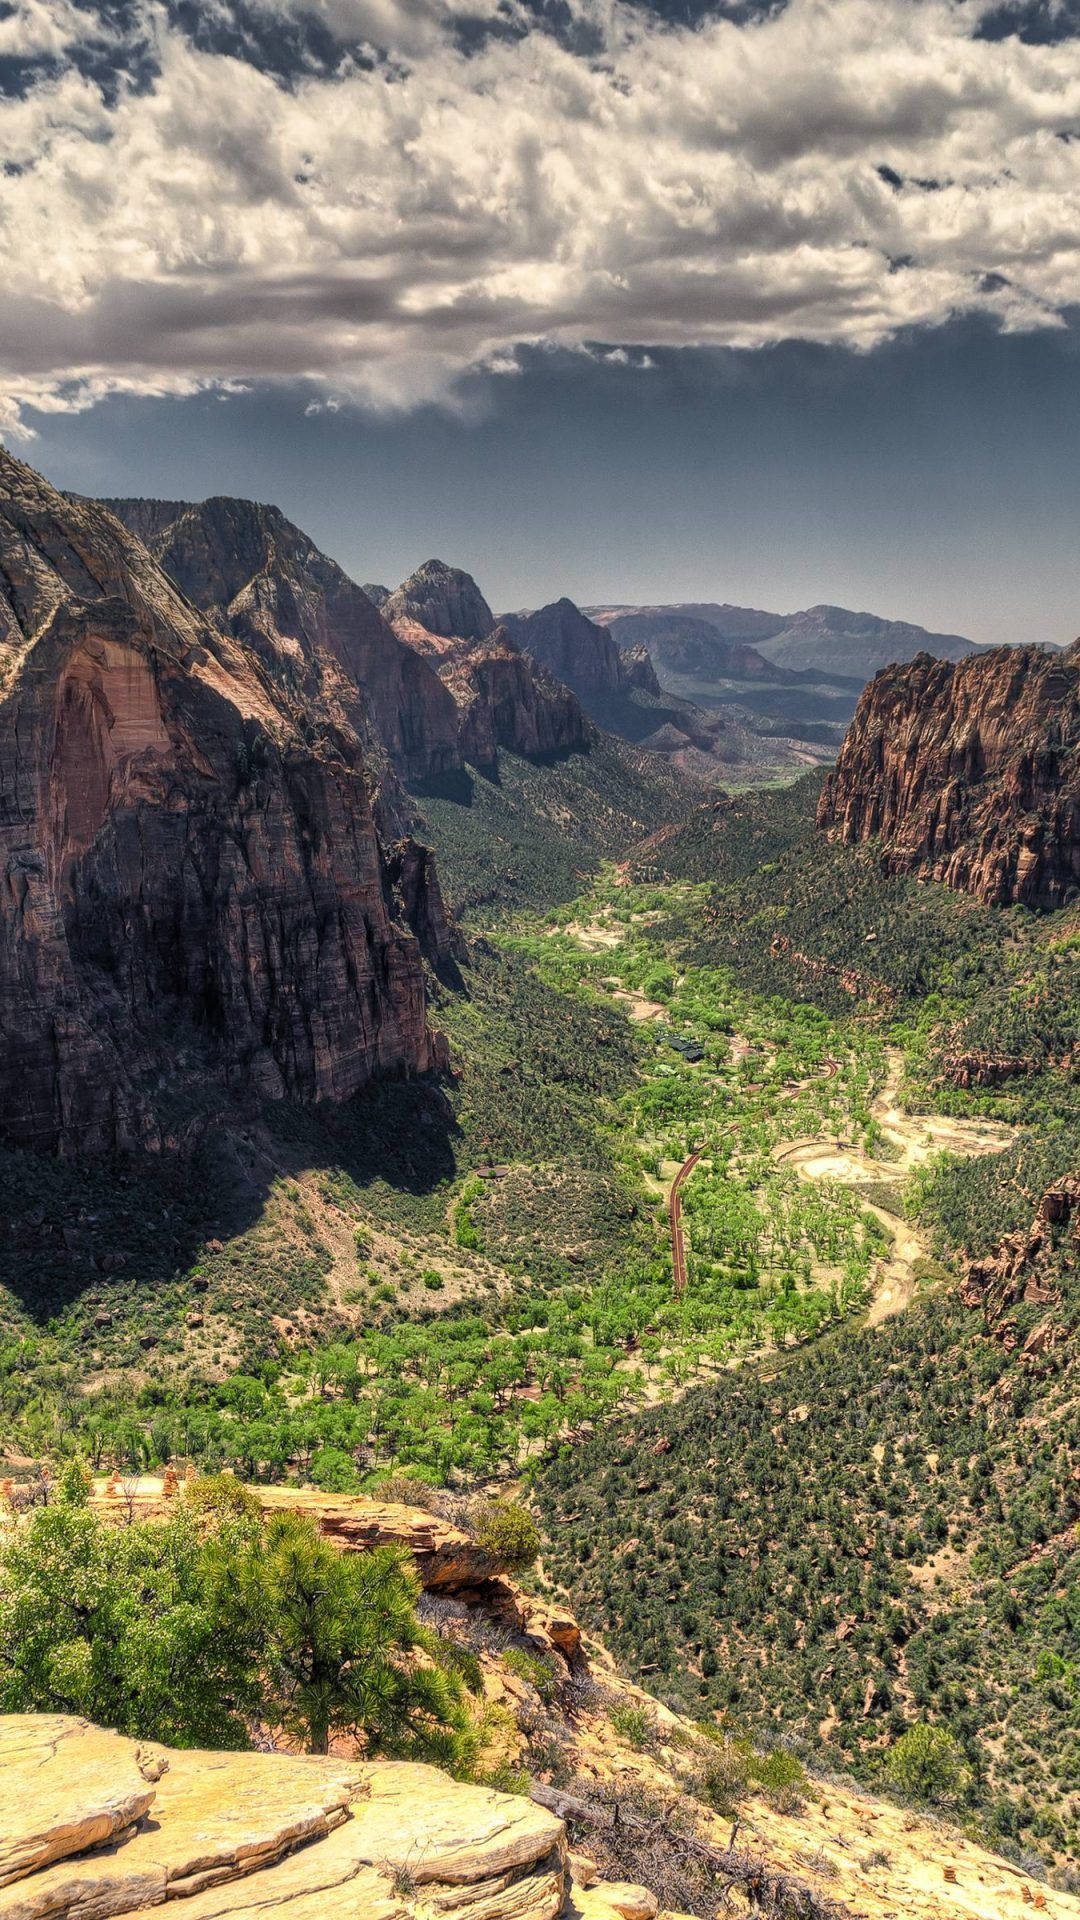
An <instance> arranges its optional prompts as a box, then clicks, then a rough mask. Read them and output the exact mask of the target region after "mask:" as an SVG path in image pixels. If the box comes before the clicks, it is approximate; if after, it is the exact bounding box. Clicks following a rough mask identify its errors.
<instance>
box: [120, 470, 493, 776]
mask: <svg viewBox="0 0 1080 1920" xmlns="http://www.w3.org/2000/svg"><path fill="white" fill-rule="evenodd" d="M104 504H105V505H106V506H108V507H110V508H111V510H112V511H113V512H114V513H116V514H118V516H119V517H120V518H121V519H122V520H123V521H124V522H125V524H126V525H127V526H129V527H131V529H132V530H133V531H134V532H135V533H137V534H138V535H139V537H140V539H143V540H145V541H146V543H147V544H148V545H149V547H150V549H151V552H152V553H153V554H154V557H155V559H157V560H158V561H159V563H160V565H161V566H162V567H163V568H164V570H165V572H166V573H167V574H168V575H169V577H170V578H171V579H172V580H175V582H176V583H177V585H178V586H179V587H180V589H181V591H182V592H183V593H185V594H186V595H187V597H188V599H189V600H191V601H192V602H193V603H194V605H195V606H197V607H198V608H200V609H201V611H203V612H204V613H206V614H208V615H209V616H210V617H211V618H213V619H214V620H215V622H216V624H218V625H220V626H221V627H222V628H223V630H225V631H227V632H229V633H231V634H233V635H235V637H236V638H238V639H239V640H241V641H242V642H243V643H244V644H245V645H246V646H248V647H250V648H251V650H252V652H253V653H254V654H255V655H256V657H257V658H258V659H259V660H260V661H261V662H262V664H263V665H264V667H265V668H266V671H267V672H268V673H269V674H270V675H271V676H272V678H273V682H274V685H275V688H276V690H277V691H278V692H279V693H283V694H285V695H286V696H287V697H289V698H290V699H291V700H293V701H296V702H302V703H303V704H304V705H305V706H307V707H309V708H310V707H311V706H312V704H313V703H315V704H318V705H319V706H320V707H321V708H322V709H323V710H324V712H325V713H326V714H327V717H330V718H333V719H336V720H340V719H342V718H344V719H345V720H346V721H347V722H348V724H350V725H351V726H352V727H353V728H355V730H356V731H357V732H358V733H359V734H360V736H361V738H364V737H365V735H366V734H369V733H370V734H372V735H373V737H374V738H375V739H376V740H378V741H380V742H381V743H382V745H383V746H384V747H385V748H386V750H387V752H388V753H389V755H390V758H391V761H392V763H393V765H394V767H395V769H396V770H397V772H398V773H399V774H400V775H401V776H402V778H403V779H406V780H425V779H430V778H433V777H434V778H437V777H438V776H439V775H441V774H444V773H446V772H448V771H450V770H451V769H454V768H456V767H458V766H460V764H461V759H460V753H459V749H458V741H457V716H456V713H455V710H454V703H453V701H452V699H451V698H450V696H449V695H448V693H447V690H446V688H445V687H444V686H443V684H442V682H441V681H440V679H439V677H438V674H437V673H436V672H434V670H433V668H432V667H431V666H430V665H429V663H428V662H427V661H426V660H425V659H423V658H422V657H421V656H420V655H419V654H418V653H417V652H416V651H415V650H414V649H413V648H411V647H408V646H404V645H403V644H402V643H401V641H400V640H398V639H397V637H396V636H395V634H394V633H393V632H392V631H391V629H390V628H389V627H388V626H387V624H386V622H385V620H384V619H383V618H382V616H381V614H380V613H379V612H378V610H377V608H376V607H375V606H374V604H373V602H372V600H371V599H370V598H369V597H368V595H367V594H366V593H365V592H364V591H363V590H362V589H361V588H360V587H358V586H356V585H355V584H354V582H353V581H352V580H350V579H349V577H348V575H347V574H346V573H343V571H342V569H341V568H340V567H339V566H338V565H337V564H336V563H335V562H334V561H333V560H330V559H328V558H327V556H326V555H325V554H324V553H320V552H319V549H318V548H317V547H316V546H315V545H314V543H313V542H312V541H311V540H309V539H308V537H307V535H306V534H304V533H301V531H300V529H299V527H295V526H293V524H292V522H291V521H289V520H286V518H285V516H284V514H282V513H280V512H279V511H278V509H277V508H276V507H266V506H260V505H257V504H256V503H255V502H254V501H252V500H233V499H226V498H221V499H211V500H203V501H201V502H200V503H199V504H198V505H194V506H192V505H187V506H185V505H178V504H177V503H176V502H175V501H161V500H109V501H106V502H104Z"/></svg>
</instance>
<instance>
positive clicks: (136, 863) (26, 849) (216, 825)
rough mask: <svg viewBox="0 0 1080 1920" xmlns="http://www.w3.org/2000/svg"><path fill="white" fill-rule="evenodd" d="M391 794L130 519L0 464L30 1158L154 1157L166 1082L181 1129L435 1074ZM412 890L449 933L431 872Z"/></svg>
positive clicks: (3, 456) (12, 850)
mask: <svg viewBox="0 0 1080 1920" xmlns="http://www.w3.org/2000/svg"><path fill="white" fill-rule="evenodd" d="M371 785H372V777H371V769H370V767H369V765H368V762H367V760H366V757H365V752H364V745H363V741H362V739H361V736H360V734H359V732H358V731H357V730H356V729H355V728H354V727H352V726H350V725H349V724H348V719H347V713H346V710H345V703H344V700H343V701H342V703H341V707H340V709H339V711H338V712H337V713H336V714H335V713H334V712H332V711H331V710H330V709H329V708H326V709H323V708H321V707H319V706H318V705H317V704H315V705H312V706H311V707H307V706H304V705H303V704H302V703H301V702H300V701H299V700H298V699H297V698H294V697H293V694H292V691H291V690H290V689H289V688H288V687H286V686H284V685H282V684H281V682H280V680H279V678H278V676H277V675H276V674H274V673H272V672H270V671H268V669H267V665H266V662H265V660H263V659H260V657H259V653H258V651H257V650H256V648H255V647H254V646H253V645H251V644H248V643H247V642H246V641H245V640H243V639H242V638H240V637H238V636H237V635H236V634H233V633H231V632H226V631H224V630H223V628H222V627H221V626H219V625H217V624H215V623H214V622H213V621H212V620H210V619H208V618H206V617H205V616H204V615H203V614H202V613H201V612H200V611H199V610H198V609H196V608H195V607H194V606H193V605H192V603H191V602H190V600H189V599H185V598H184V596H183V595H182V594H181V593H180V591H179V590H178V588H177V587H176V586H175V585H174V583H173V582H172V581H171V580H170V579H169V578H168V577H167V575H166V574H165V573H164V572H163V571H162V569H161V568H160V567H159V566H158V565H157V564H156V562H155V561H154V560H153V559H152V558H151V556H150V554H149V553H148V551H147V550H146V548H145V547H144V546H143V545H142V544H141V542H140V541H139V540H138V539H136V538H135V537H134V536H133V535H132V534H131V533H130V531H129V530H128V529H127V528H126V527H124V526H123V525H122V524H121V523H120V522H119V521H118V520H117V519H116V518H115V517H114V516H113V515H112V514H110V513H108V512H107V511H105V510H104V509H103V508H101V507H100V506H97V505H93V504H91V503H89V502H76V501H72V500H69V499H67V498H65V497H64V496H62V495H61V494H59V493H57V492H56V491H55V489H54V488H52V487H50V486H49V485H48V484H47V483H46V482H45V481H44V480H42V479H41V478H40V477H39V476H38V475H37V474H35V473H34V472H33V471H32V470H31V469H30V468H29V467H27V466H24V465H23V464H22V462H20V461H18V460H15V459H14V458H13V457H12V456H11V455H10V454H7V453H5V452H3V451H2V450H0V863H2V870H3V873H4V877H5V884H4V890H3V898H2V906H0V916H2V936H3V937H2V941H0V1113H2V1115H3V1125H4V1130H5V1132H6V1134H7V1137H8V1138H9V1139H12V1140H14V1141H15V1142H17V1143H19V1144H21V1145H25V1146H33V1147H38V1148H48V1149H54V1148H58V1147H59V1148H61V1149H63V1150H65V1151H77V1150H80V1151H100V1150H109V1149H113V1148H122V1149H126V1148H134V1147H157V1146H159V1145H161V1144H162V1142H163V1140H164V1139H166V1138H168V1137H169V1134H168V1128H167V1126H166V1124H165V1123H164V1122H163V1120H162V1117H161V1114H160V1111H159V1102H160V1098H161V1091H162V1087H163V1085H164V1083H165V1078H166V1076H167V1078H168V1094H169V1099H170V1103H171V1110H172V1112H174V1113H175V1112H176V1111H177V1108H178V1107H182V1106H183V1103H184V1101H185V1099H190V1100H191V1101H193V1102H195V1103H196V1104H199V1103H205V1100H206V1099H207V1097H208V1089H212V1088H213V1086H214V1085H215V1084H217V1085H218V1086H219V1087H228V1088H230V1089H236V1090H238V1091H243V1090H245V1089H248V1090H250V1091H251V1092H253V1093H254V1094H256V1095H259V1096H264V1097H265V1096H279V1095H283V1094H288V1095H290V1096H292V1097H294V1098H297V1099H302V1100H317V1099H344V1098H347V1097H348V1096H349V1095H350V1094H351V1093H353V1092H355V1090H356V1089H357V1088H358V1087H359V1086H361V1085H362V1084H363V1083H364V1082H365V1081H367V1080H369V1079H370V1078H371V1077H372V1076H373V1075H375V1074H378V1073H401V1072H406V1073H415V1072H423V1071H425V1070H427V1069H428V1068H429V1067H431V1066H432V1065H433V1064H434V1063H435V1062H436V1060H437V1059H438V1057H439V1055H438V1051H437V1048H436V1045H435V1043H434V1041H433V1038H432V1035H431V1032H430V1030H429V1027H428V1023H427V1017H426V1002H425V990H424V977H423V967H422V960H421V952H420V947H419V943H418V940H417V937H416V935H415V933H414V932H413V930H412V928H411V927H410V926H409V925H408V923H407V919H406V908H405V904H404V902H403V900H402V899H401V898H400V897H395V892H394V878H393V873H392V870H391V864H390V861H389V859H388V855H387V851H386V849H385V847H384V845H383V844H382V841H381V839H380V836H379V833H378V831H377V828H376V822H375V819H374V816H373V811H372V800H371V791H370V789H371ZM397 871H398V874H399V878H401V879H402V880H405V879H406V878H407V882H408V887H409V889H410V890H411V894H412V898H411V901H410V905H409V911H410V912H411V913H412V915H413V918H414V920H420V921H422V922H423V923H424V924H425V925H427V926H437V925H438V924H440V922H441V919H442V910H441V902H439V901H438V900H437V898H436V895H435V890H434V881H433V876H432V874H431V872H430V869H429V868H427V867H425V866H424V863H423V861H421V860H419V856H417V855H414V854H412V853H410V851H409V849H408V848H407V846H406V847H403V848H402V849H401V850H400V856H399V860H398V868H397ZM169 1124H172V1123H171V1122H170V1123H169Z"/></svg>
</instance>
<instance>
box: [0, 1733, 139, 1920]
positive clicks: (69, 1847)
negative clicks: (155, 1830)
mask: <svg viewBox="0 0 1080 1920" xmlns="http://www.w3.org/2000/svg"><path fill="white" fill-rule="evenodd" d="M153 1772H154V1769H153V1768H152V1767H150V1768H149V1769H148V1770H147V1772H146V1773H145V1774H144V1773H143V1771H142V1769H141V1767H140V1764H139V1748H138V1747H137V1745H136V1743H135V1742H134V1741H133V1740H125V1739H123V1738H122V1736H121V1735H120V1734H117V1733H108V1732H106V1731H105V1730H104V1729H103V1728H101V1727H94V1726H91V1725H90V1722H89V1721H87V1720H79V1719H75V1718H73V1717H71V1716H70V1715H67V1714H50V1713H27V1714H19V1715H11V1716H3V1717H0V1889H3V1888H6V1887H8V1886H10V1885H11V1884H12V1883H13V1882H16V1881H19V1880H21V1879H23V1878H24V1877H25V1876H26V1875H27V1874H36V1873H38V1872H40V1871H41V1869H43V1868H47V1867H49V1866H50V1865H51V1864H52V1863H53V1862H54V1861H58V1860H64V1859H66V1858H67V1857H68V1856H69V1855H71V1854H77V1853H83V1852H85V1851H86V1849H87V1848H88V1847H100V1846H102V1845H103V1844H104V1843H105V1842H107V1841H110V1840H112V1839H114V1838H115V1837H116V1836H117V1835H118V1834H121V1833H124V1832H125V1831H126V1830H127V1829H128V1828H129V1827H132V1826H134V1825H135V1823H136V1822H137V1821H139V1820H141V1819H142V1817H143V1815H144V1814H145V1813H146V1812H147V1810H148V1808H149V1807H150V1806H151V1804H152V1802H153V1799H154V1795H155V1791H156V1788H155V1786H154V1781H153ZM2 1897H3V1896H2V1893H0V1898H2ZM12 1897H13V1898H15V1897H17V1896H15V1895H13V1896H12Z"/></svg>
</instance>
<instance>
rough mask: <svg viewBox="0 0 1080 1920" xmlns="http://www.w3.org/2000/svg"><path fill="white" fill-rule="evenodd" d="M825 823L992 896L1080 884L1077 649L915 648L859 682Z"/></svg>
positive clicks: (894, 860)
mask: <svg viewBox="0 0 1080 1920" xmlns="http://www.w3.org/2000/svg"><path fill="white" fill-rule="evenodd" d="M818 825H819V826H820V827H823V828H825V830H826V831H827V832H828V833H829V834H830V835H831V836H832V837H833V838H835V839H837V840H842V841H848V842H854V841H860V840H872V839H877V840H880V843H881V850H882V859H883V862H884V864H885V866H886V868H887V869H888V870H889V871H890V872H894V873H914V874H919V875H921V876H924V877H926V878H931V879H935V880H942V881H944V882H945V884H946V885H947V886H950V887H956V888H960V889H963V890H964V891H966V892H969V893H973V894H975V895H976V896H977V897H978V898H979V899H980V900H982V901H984V902H986V903H987V904H989V905H995V906H1008V905H1010V904H1011V903H1013V902H1015V901H1019V902H1022V903H1023V904H1024V905H1026V906H1029V907H1037V908H1054V907H1060V906H1063V905H1064V904H1066V902H1068V901H1069V900H1072V899H1073V898H1075V896H1076V894H1077V892H1078V891H1080V649H1078V648H1077V647H1073V648H1071V649H1070V650H1069V652H1068V653H1066V654H1051V653H1044V652H1042V651H1041V650H1040V649H1039V648H1037V647H1017V648H1011V647H1010V648H1005V647H1001V648H998V649H997V650H996V651H995V652H993V653H989V654H984V655H976V656H974V657H973V658H970V659H965V660H960V661H957V662H950V661H946V660H934V659H931V658H930V656H929V654H925V653H923V654H919V655H918V656H917V657H916V659H914V660H912V661H911V662H909V663H908V664H907V665H906V666H896V667H887V668H885V670H884V671H883V672H882V673H879V674H878V676H877V678H876V679H875V680H874V681H872V682H871V684H870V686H869V687H867V689H866V690H865V692H864V693H863V695H862V697H861V699H860V701H859V705H858V707H857V709H856V713H855V718H854V719H853V721H852V723H851V727H850V729H849V731H848V735H847V738H846V740H845V741H844V745H843V749H842V751H841V754H840V757H839V760H838V761H837V765H836V769H835V771H834V772H833V773H832V774H831V775H830V777H829V779H828V781H827V782H826V785H825V789H824V792H823V794H822V797H821V802H820V805H819V808H818Z"/></svg>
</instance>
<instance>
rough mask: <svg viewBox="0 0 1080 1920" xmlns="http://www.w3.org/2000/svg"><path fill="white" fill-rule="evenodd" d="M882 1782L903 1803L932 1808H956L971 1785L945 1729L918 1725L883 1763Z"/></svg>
mask: <svg viewBox="0 0 1080 1920" xmlns="http://www.w3.org/2000/svg"><path fill="white" fill-rule="evenodd" d="M885 1778H886V1780H887V1781H888V1783H889V1785H890V1787H892V1789H893V1791H894V1793H899V1794H902V1795H903V1797H904V1799H905V1800H921V1801H927V1802H929V1803H930V1805H931V1806H936V1807H948V1806H955V1805H956V1804H957V1803H958V1802H959V1801H960V1800H962V1799H963V1797H964V1795H965V1793H966V1792H967V1789H968V1786H969V1785H970V1782H971V1772H970V1769H969V1768H968V1767H967V1765H966V1764H965V1761H964V1757H963V1754H962V1753H961V1751H960V1748H959V1746H958V1745H957V1742H956V1741H955V1740H954V1739H953V1736H952V1734H951V1733H949V1732H948V1730H947V1729H946V1728H945V1727H930V1726H927V1725H926V1724H925V1723H924V1722H922V1721H920V1722H919V1724H918V1725H917V1726H914V1727H909V1728H908V1730H907V1732H906V1733H904V1734H901V1736H900V1738H899V1740H898V1741H897V1742H896V1745H895V1746H894V1747H892V1748H891V1749H890V1751H889V1755H888V1758H887V1759H886V1762H885Z"/></svg>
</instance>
